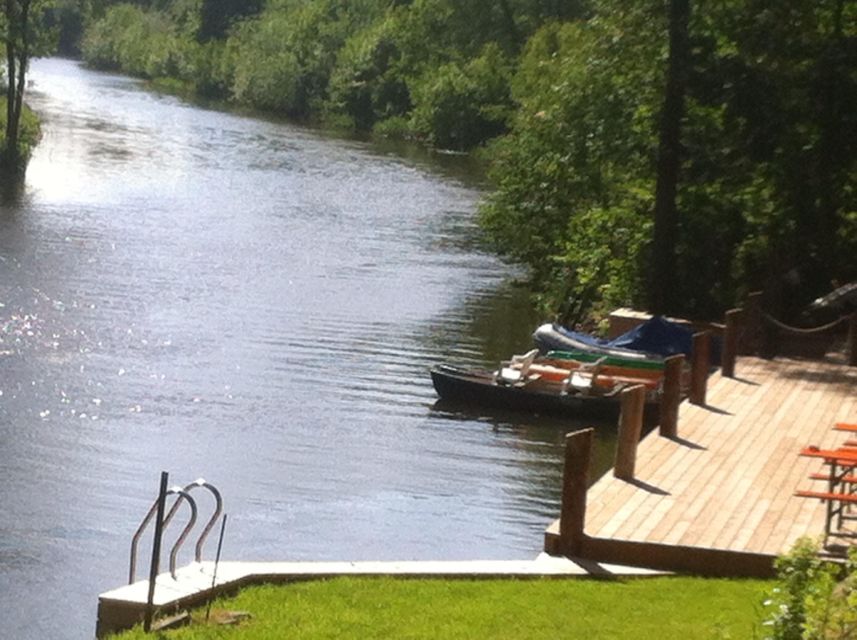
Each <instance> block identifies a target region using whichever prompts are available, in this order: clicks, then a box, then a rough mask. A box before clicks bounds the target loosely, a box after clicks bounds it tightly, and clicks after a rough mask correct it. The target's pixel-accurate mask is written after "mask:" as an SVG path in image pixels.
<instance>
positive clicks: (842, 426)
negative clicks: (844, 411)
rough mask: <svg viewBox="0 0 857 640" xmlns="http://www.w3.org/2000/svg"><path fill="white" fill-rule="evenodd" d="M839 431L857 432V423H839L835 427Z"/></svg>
mask: <svg viewBox="0 0 857 640" xmlns="http://www.w3.org/2000/svg"><path fill="white" fill-rule="evenodd" d="M833 428H834V429H836V430H837V431H853V432H857V423H849V422H837V423H836V424H835V425H834V427H833Z"/></svg>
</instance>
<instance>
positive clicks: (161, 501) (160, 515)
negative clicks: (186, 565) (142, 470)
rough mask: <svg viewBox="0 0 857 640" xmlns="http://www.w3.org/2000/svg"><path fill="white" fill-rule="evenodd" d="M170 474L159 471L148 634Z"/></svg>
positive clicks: (148, 606) (146, 627) (148, 608)
mask: <svg viewBox="0 0 857 640" xmlns="http://www.w3.org/2000/svg"><path fill="white" fill-rule="evenodd" d="M169 477H170V474H168V473H167V472H166V471H161V488H160V490H159V491H158V512H157V514H156V515H155V539H154V540H153V541H152V564H151V565H150V567H149V595H148V597H147V598H146V614H145V618H144V619H143V631H145V632H146V633H149V631H151V629H152V618H153V617H154V615H155V582H156V581H157V579H158V573H159V572H160V565H161V538H162V537H163V534H164V510H165V509H164V507H165V505H166V502H167V482H168V481H169Z"/></svg>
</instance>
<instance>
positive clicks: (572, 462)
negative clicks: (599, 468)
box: [559, 429, 595, 556]
mask: <svg viewBox="0 0 857 640" xmlns="http://www.w3.org/2000/svg"><path fill="white" fill-rule="evenodd" d="M594 444H595V430H594V429H581V430H580V431H574V432H572V433H569V434H567V435H566V436H565V466H564V468H563V472H562V507H561V511H560V519H559V539H560V547H561V549H562V552H563V553H564V554H566V555H572V556H574V555H580V551H581V548H582V545H583V538H584V534H583V527H584V524H585V521H586V491H587V488H588V486H589V467H590V464H591V462H592V450H593V446H594Z"/></svg>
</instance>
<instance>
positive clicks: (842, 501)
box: [795, 490, 857, 544]
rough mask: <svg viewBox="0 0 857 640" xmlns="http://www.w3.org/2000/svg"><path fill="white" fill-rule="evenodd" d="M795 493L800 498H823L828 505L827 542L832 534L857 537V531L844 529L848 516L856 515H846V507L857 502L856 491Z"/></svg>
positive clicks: (850, 517) (826, 518)
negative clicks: (843, 524)
mask: <svg viewBox="0 0 857 640" xmlns="http://www.w3.org/2000/svg"><path fill="white" fill-rule="evenodd" d="M795 495H796V496H798V497H799V498H815V499H817V500H821V501H822V502H824V503H826V505H827V513H826V515H825V520H824V541H825V544H826V543H827V538H829V537H830V536H836V537H844V538H857V533H855V532H851V531H844V530H843V529H842V522H843V521H844V520H845V519H846V518H848V519H849V520H853V519H854V516H846V515H845V509H846V508H847V507H849V506H850V505H852V504H857V494H854V493H833V492H830V491H803V490H801V491H795ZM834 518H835V519H836V528H835V530H834V527H833V520H834Z"/></svg>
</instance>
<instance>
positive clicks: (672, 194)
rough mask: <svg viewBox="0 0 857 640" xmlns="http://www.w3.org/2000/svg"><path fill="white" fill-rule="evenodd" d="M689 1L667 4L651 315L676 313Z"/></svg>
mask: <svg viewBox="0 0 857 640" xmlns="http://www.w3.org/2000/svg"><path fill="white" fill-rule="evenodd" d="M689 21H690V0H671V2H670V18H669V33H670V36H669V37H670V44H669V47H670V48H669V59H668V62H667V77H666V89H665V94H664V104H663V108H662V111H661V122H660V136H659V137H660V140H659V144H658V164H657V184H656V187H655V216H654V218H655V220H654V221H655V229H654V238H653V242H652V263H651V264H652V268H651V281H650V289H649V292H650V296H651V298H650V301H651V311H652V312H653V313H661V314H662V313H670V312H675V311H676V309H677V296H676V284H677V279H676V273H677V268H676V258H675V252H676V245H677V243H678V210H677V205H676V193H677V190H678V178H679V168H680V165H681V121H682V118H683V117H684V94H685V86H686V84H687V74H688V65H689V60H688V58H689V53H690V48H689V43H688V23H689Z"/></svg>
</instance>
